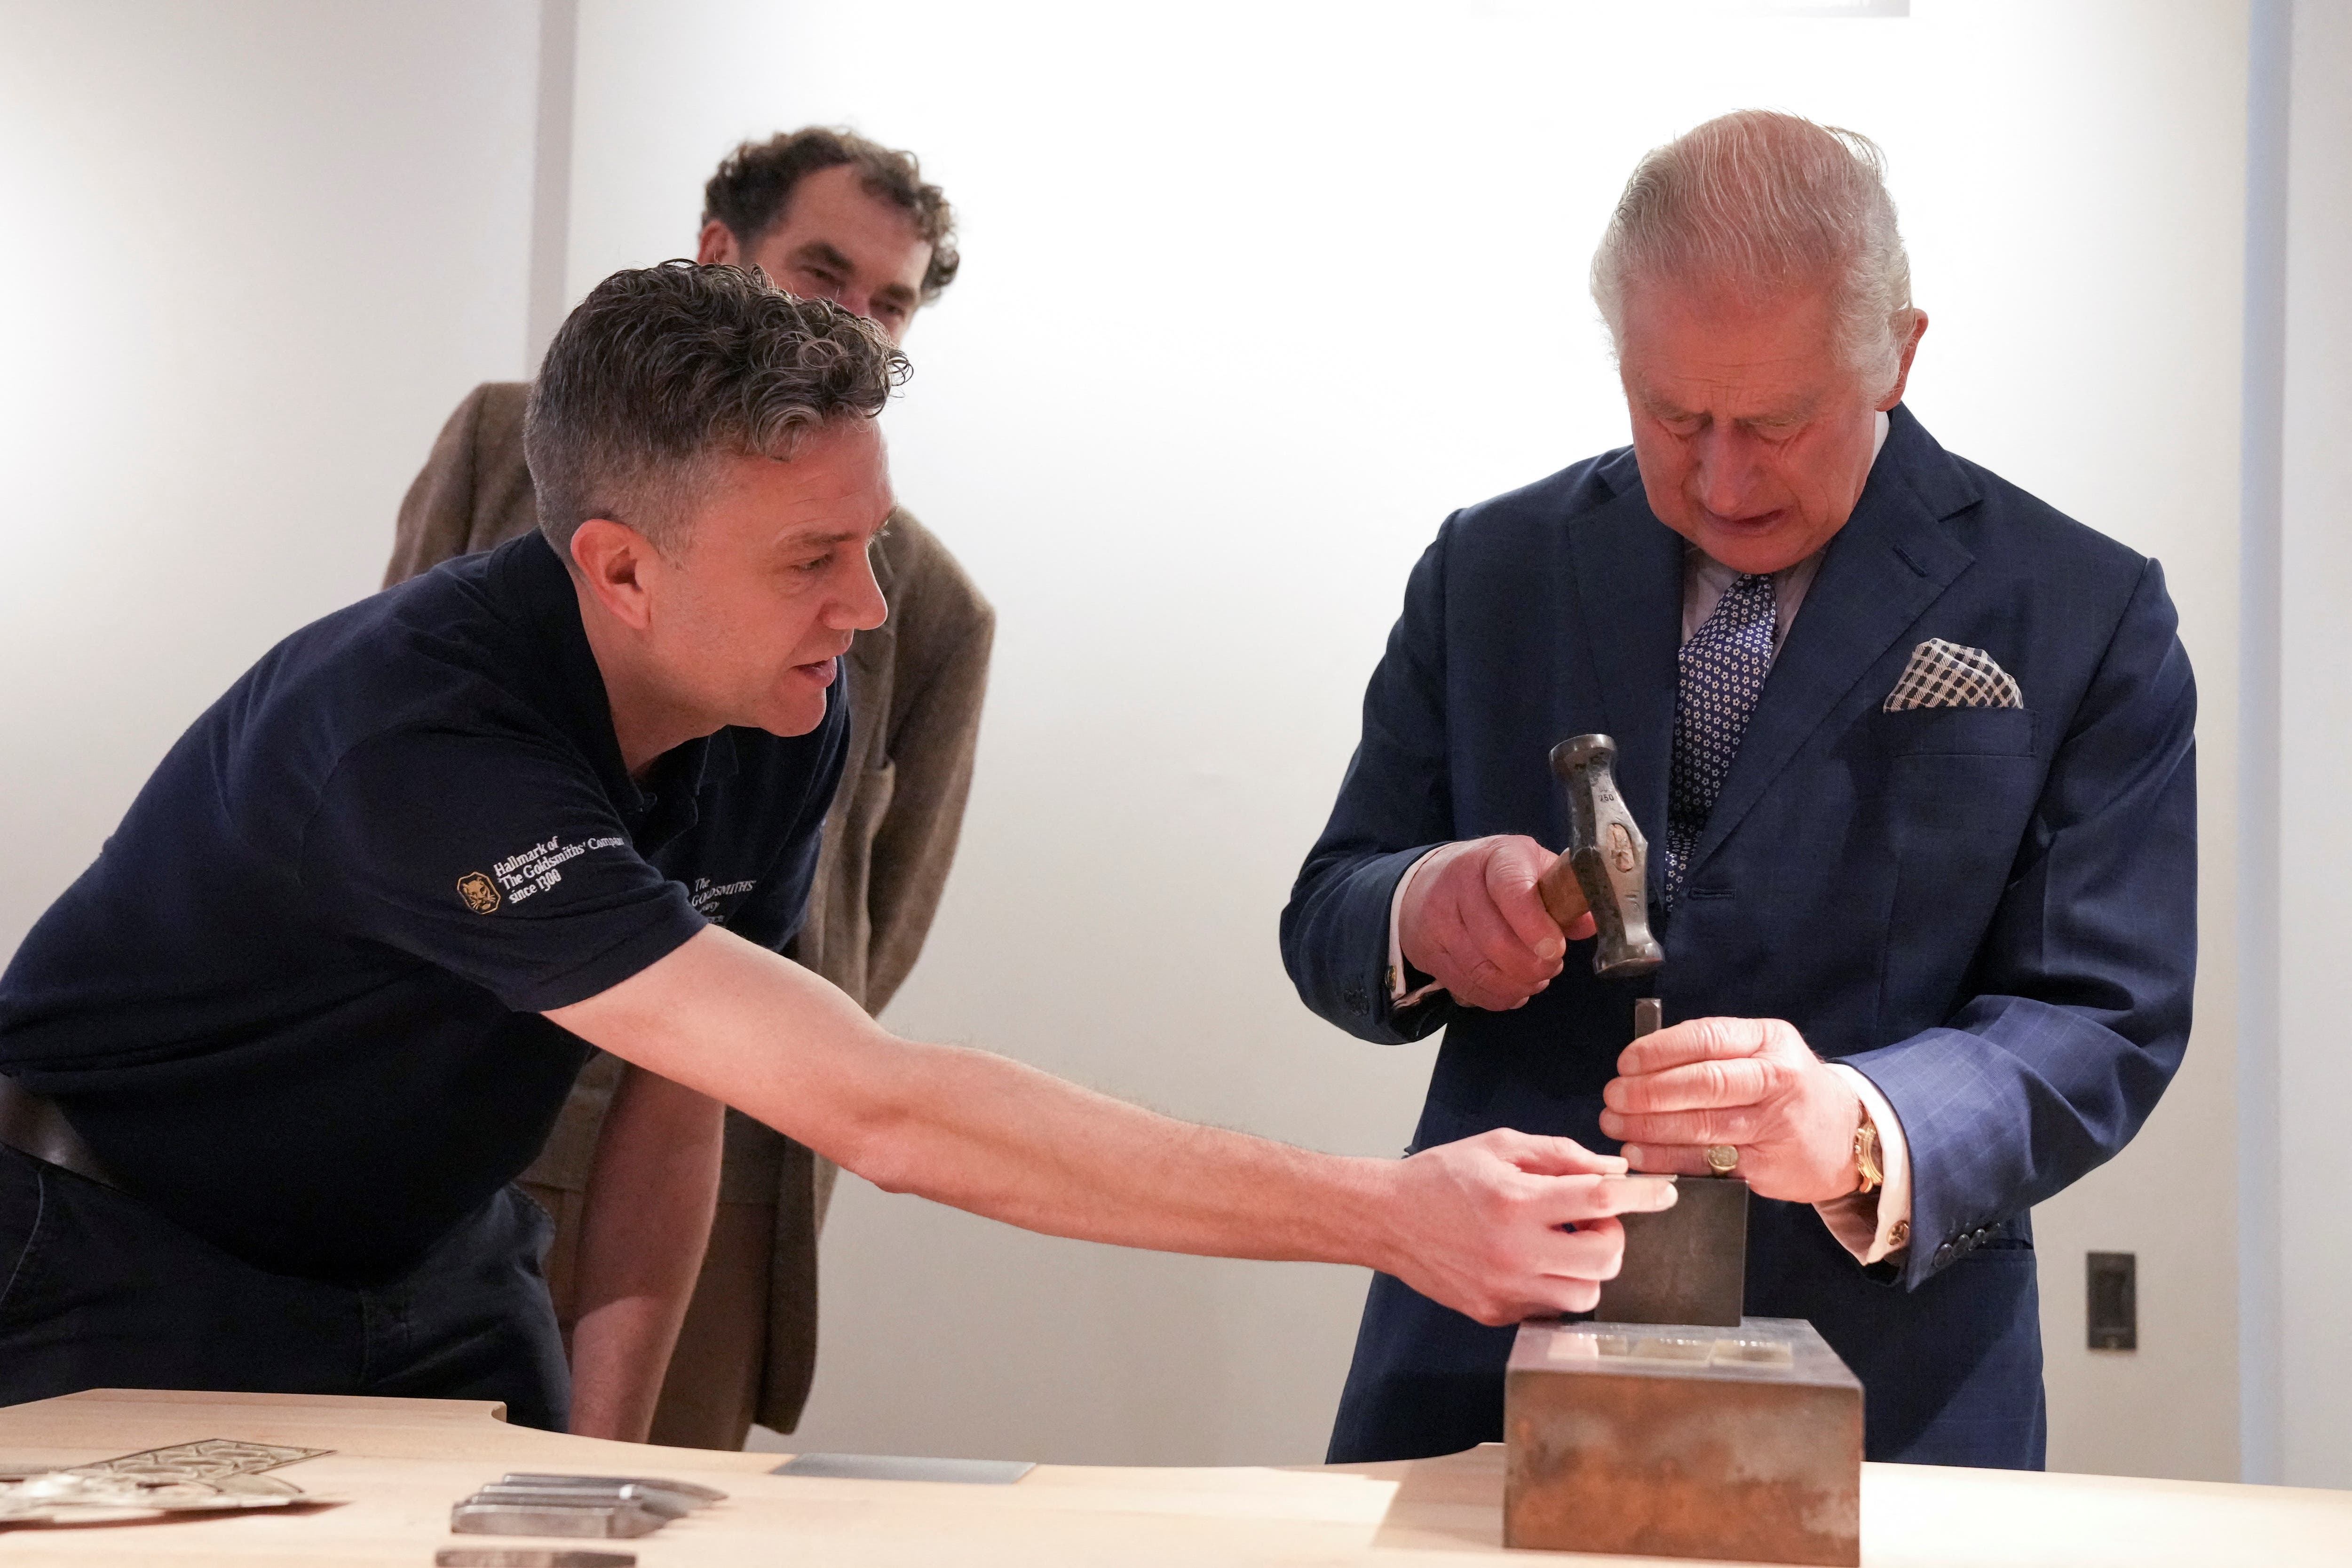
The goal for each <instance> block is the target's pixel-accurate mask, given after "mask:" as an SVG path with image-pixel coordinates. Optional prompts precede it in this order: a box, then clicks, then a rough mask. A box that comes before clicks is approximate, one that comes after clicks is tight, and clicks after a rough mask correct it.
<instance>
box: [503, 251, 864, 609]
mask: <svg viewBox="0 0 2352 1568" xmlns="http://www.w3.org/2000/svg"><path fill="white" fill-rule="evenodd" d="M907 374H908V367H907V358H906V356H905V355H904V354H902V353H899V352H898V349H897V347H896V346H894V345H893V344H892V343H891V342H890V340H889V339H887V338H886V337H884V336H883V335H882V332H881V330H880V329H879V328H877V327H876V326H875V325H874V323H873V322H871V321H865V320H862V319H860V318H859V317H857V316H855V315H852V314H851V313H850V312H849V311H847V310H843V309H842V308H841V307H840V306H838V305H835V304H832V303H830V302H828V301H826V300H800V299H795V298H793V296H792V295H790V294H787V293H784V292H783V291H782V290H781V289H777V288H775V287H774V286H773V285H772V284H771V283H769V281H768V279H767V278H766V276H765V275H764V274H762V273H761V272H760V271H759V270H758V269H757V268H754V269H752V270H751V271H748V272H747V271H743V270H741V269H740V268H733V267H703V266H698V265H697V264H696V263H694V262H691V261H666V262H664V263H662V264H661V265H660V266H658V267H647V268H637V269H633V270H630V271H625V272H615V273H614V274H613V275H612V276H611V277H610V278H607V279H604V281H603V282H602V283H599V284H598V285H596V287H595V288H594V289H593V290H591V291H590V293H589V295H588V298H586V299H585V300H582V301H581V302H580V305H579V308H578V309H576V310H573V311H572V314H571V316H570V317H568V318H567V319H566V320H565V321H564V323H563V325H562V328H561V329H559V330H558V331H557V332H556V334H555V341H554V342H551V343H550V344H549V345H548V349H547V358H546V359H545V360H544V361H543V362H542V363H541V365H540V369H539V379H538V380H537V381H536V382H534V383H533V384H532V385H531V390H530V413H529V414H528V415H527V416H525V418H524V422H523V455H524V458H525V459H526V460H527V461H528V462H529V463H530V479H531V484H532V487H533V488H534V489H536V490H537V492H538V498H539V526H540V531H541V532H542V533H544V534H545V535H546V536H547V540H548V542H549V543H551V544H552V545H554V546H555V551H556V553H557V554H558V555H561V556H562V558H563V559H564V561H565V563H567V564H568V563H570V562H571V559H572V534H573V533H574V532H575V531H577V530H578V529H579V527H580V525H581V524H582V523H583V522H585V521H588V520H589V519H590V518H593V517H603V518H610V519H612V520H613V521H615V522H624V523H626V524H628V525H629V526H630V527H631V528H634V529H635V530H636V531H638V532H640V533H642V534H644V535H645V536H646V538H648V539H649V540H651V541H652V542H654V545H655V547H656V548H657V549H659V550H661V551H662V552H664V553H665V554H670V555H675V554H676V553H677V551H678V550H679V549H680V548H681V547H682V546H683V544H684V542H685V529H686V523H687V520H688V517H689V516H690V515H691V514H692V512H693V510H694V508H695V506H696V504H697V503H698V500H700V498H701V495H702V493H703V491H704V489H706V487H707V485H708V483H709V478H710V468H711V459H712V458H715V457H718V456H721V455H724V454H729V453H740V454H747V455H751V456H758V457H768V458H790V457H791V456H792V455H793V450H794V449H795V448H796V447H798V446H799V444H800V442H801V441H802V440H803V438H804V437H806V436H807V434H808V433H809V432H810V431H812V430H814V429H816V428H818V427H819V426H824V425H826V424H829V423H831V422H833V421H835V420H841V419H867V418H872V417H873V416H875V415H877V414H878V413H880V412H881V411H882V405H884V404H885V403H887V401H888V400H889V397H890V394H891V392H892V391H893V390H894V389H895V388H896V387H897V386H898V384H900V383H902V382H904V381H905V380H906V378H907Z"/></svg>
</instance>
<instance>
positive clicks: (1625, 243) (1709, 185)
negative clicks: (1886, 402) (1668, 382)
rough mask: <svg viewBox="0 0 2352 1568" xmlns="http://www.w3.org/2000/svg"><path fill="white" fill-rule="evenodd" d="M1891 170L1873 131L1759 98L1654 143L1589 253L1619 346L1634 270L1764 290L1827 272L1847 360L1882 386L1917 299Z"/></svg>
mask: <svg viewBox="0 0 2352 1568" xmlns="http://www.w3.org/2000/svg"><path fill="white" fill-rule="evenodd" d="M1885 170H1886V160H1885V155H1884V154H1882V153H1880V152H1879V150H1878V144H1877V143H1876V142H1873V141H1871V140H1870V138H1869V137H1867V136H1864V135H1861V134H1859V133H1857V132H1852V131H1843V130H1840V129H1838V128H1837V127H1835V126H1824V125H1816V124H1814V123H1813V122H1812V121H1810V120H1803V119H1800V118H1799V117H1797V116H1796V115H1793V114H1776V113H1773V112H1771V111H1769V110H1760V109H1746V110H1739V111H1738V112H1737V113H1732V114H1727V115H1724V116H1722V117H1721V118H1720V119H1716V120H1710V121H1707V122H1706V124H1704V125H1701V126H1699V127H1697V128H1696V129H1695V130H1692V131H1688V132H1684V133H1683V134H1682V135H1680V136H1678V137H1676V138H1675V140H1673V141H1672V142H1667V143H1666V144H1665V145H1664V146H1663V147H1656V148H1653V149H1652V150H1651V151H1650V152H1649V153H1646V154H1644V155H1643V159H1642V161H1641V163H1638V164H1637V165H1635V167H1634V170H1633V178H1632V179H1630V180H1628V181H1627V182H1626V183H1625V194H1624V195H1622V196H1621V197H1620V198H1619V199H1618V202H1617V210H1616V212H1615V214H1614V215H1613V216H1612V217H1611V218H1610V220H1609V228H1608V232H1607V233H1606V234H1604V235H1603V236H1602V237H1601V248H1600V249H1599V250H1598V251H1596V252H1595V253H1594V254H1593V258H1592V298H1593V301H1594V303H1596V304H1598V305H1599V306H1600V307H1601V319H1602V320H1603V321H1607V322H1608V324H1609V335H1610V339H1611V341H1612V343H1613V344H1614V345H1615V347H1616V348H1617V351H1618V352H1619V353H1621V354H1622V353H1623V352H1624V346H1625V290H1626V288H1627V286H1628V285H1629V284H1631V283H1635V282H1644V283H1650V282H1678V283H1696V284H1700V285H1702V286H1706V287H1728V288H1730V289H1733V290H1735V291H1736V292H1738V293H1739V294H1741V295H1744V296H1746V297H1748V298H1749V299H1757V300H1762V299H1770V298H1774V297H1776V296H1778V295H1780V294H1784V293H1787V292H1790V291H1791V290H1795V289H1809V288H1813V287H1818V286H1820V285H1821V284H1823V283H1826V284H1827V285H1828V286H1829V288H1830V289H1831V300H1832V308H1833V309H1834V310H1835V312H1836V316H1837V321H1838V334H1839V339H1840V342H1839V348H1840V349H1841V351H1842V352H1843V354H1844V357H1845V360H1846V363H1848V364H1849V365H1851V366H1852V367H1853V371H1854V373H1855V374H1857V375H1859V376H1861V377H1863V378H1864V383H1865V384H1866V385H1868V386H1870V387H1871V388H1872V390H1873V391H1874V394H1875V393H1883V392H1884V391H1885V389H1886V388H1887V387H1891V386H1892V385H1894V384H1895V374H1896V371H1897V369H1898V367H1899V365H1900V353H1901V349H1902V345H1903V342H1904V341H1905V339H1906V337H1907V336H1908V335H1909V332H1910V330H1911V324H1912V321H1913V318H1914V311H1913V310H1912V306H1911V260H1910V258H1909V257H1908V256H1907V255H1906V253H1905V251H1904V248H1903V237H1902V235H1901V233H1900V232H1899V231H1898V230H1897V229H1896V227H1895V200H1894V198H1893V197H1892V196H1890V195H1887V193H1886V181H1885Z"/></svg>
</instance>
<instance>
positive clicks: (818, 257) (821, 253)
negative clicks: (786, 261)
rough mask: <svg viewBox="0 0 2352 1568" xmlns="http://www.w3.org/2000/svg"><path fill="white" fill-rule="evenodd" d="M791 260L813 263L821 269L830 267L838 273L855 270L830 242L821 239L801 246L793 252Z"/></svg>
mask: <svg viewBox="0 0 2352 1568" xmlns="http://www.w3.org/2000/svg"><path fill="white" fill-rule="evenodd" d="M793 260H794V261H814V262H815V263H817V264H818V265H819V266H821V267H830V268H834V269H835V271H839V272H855V271H856V268H855V267H853V266H851V265H850V261H849V258H847V257H846V256H844V255H842V254H841V252H839V251H838V250H835V248H834V247H833V246H832V245H831V243H830V242H828V241H825V240H822V239H812V240H810V241H809V242H808V243H807V244H806V245H803V246H802V247H800V248H799V249H798V250H795V251H793Z"/></svg>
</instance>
